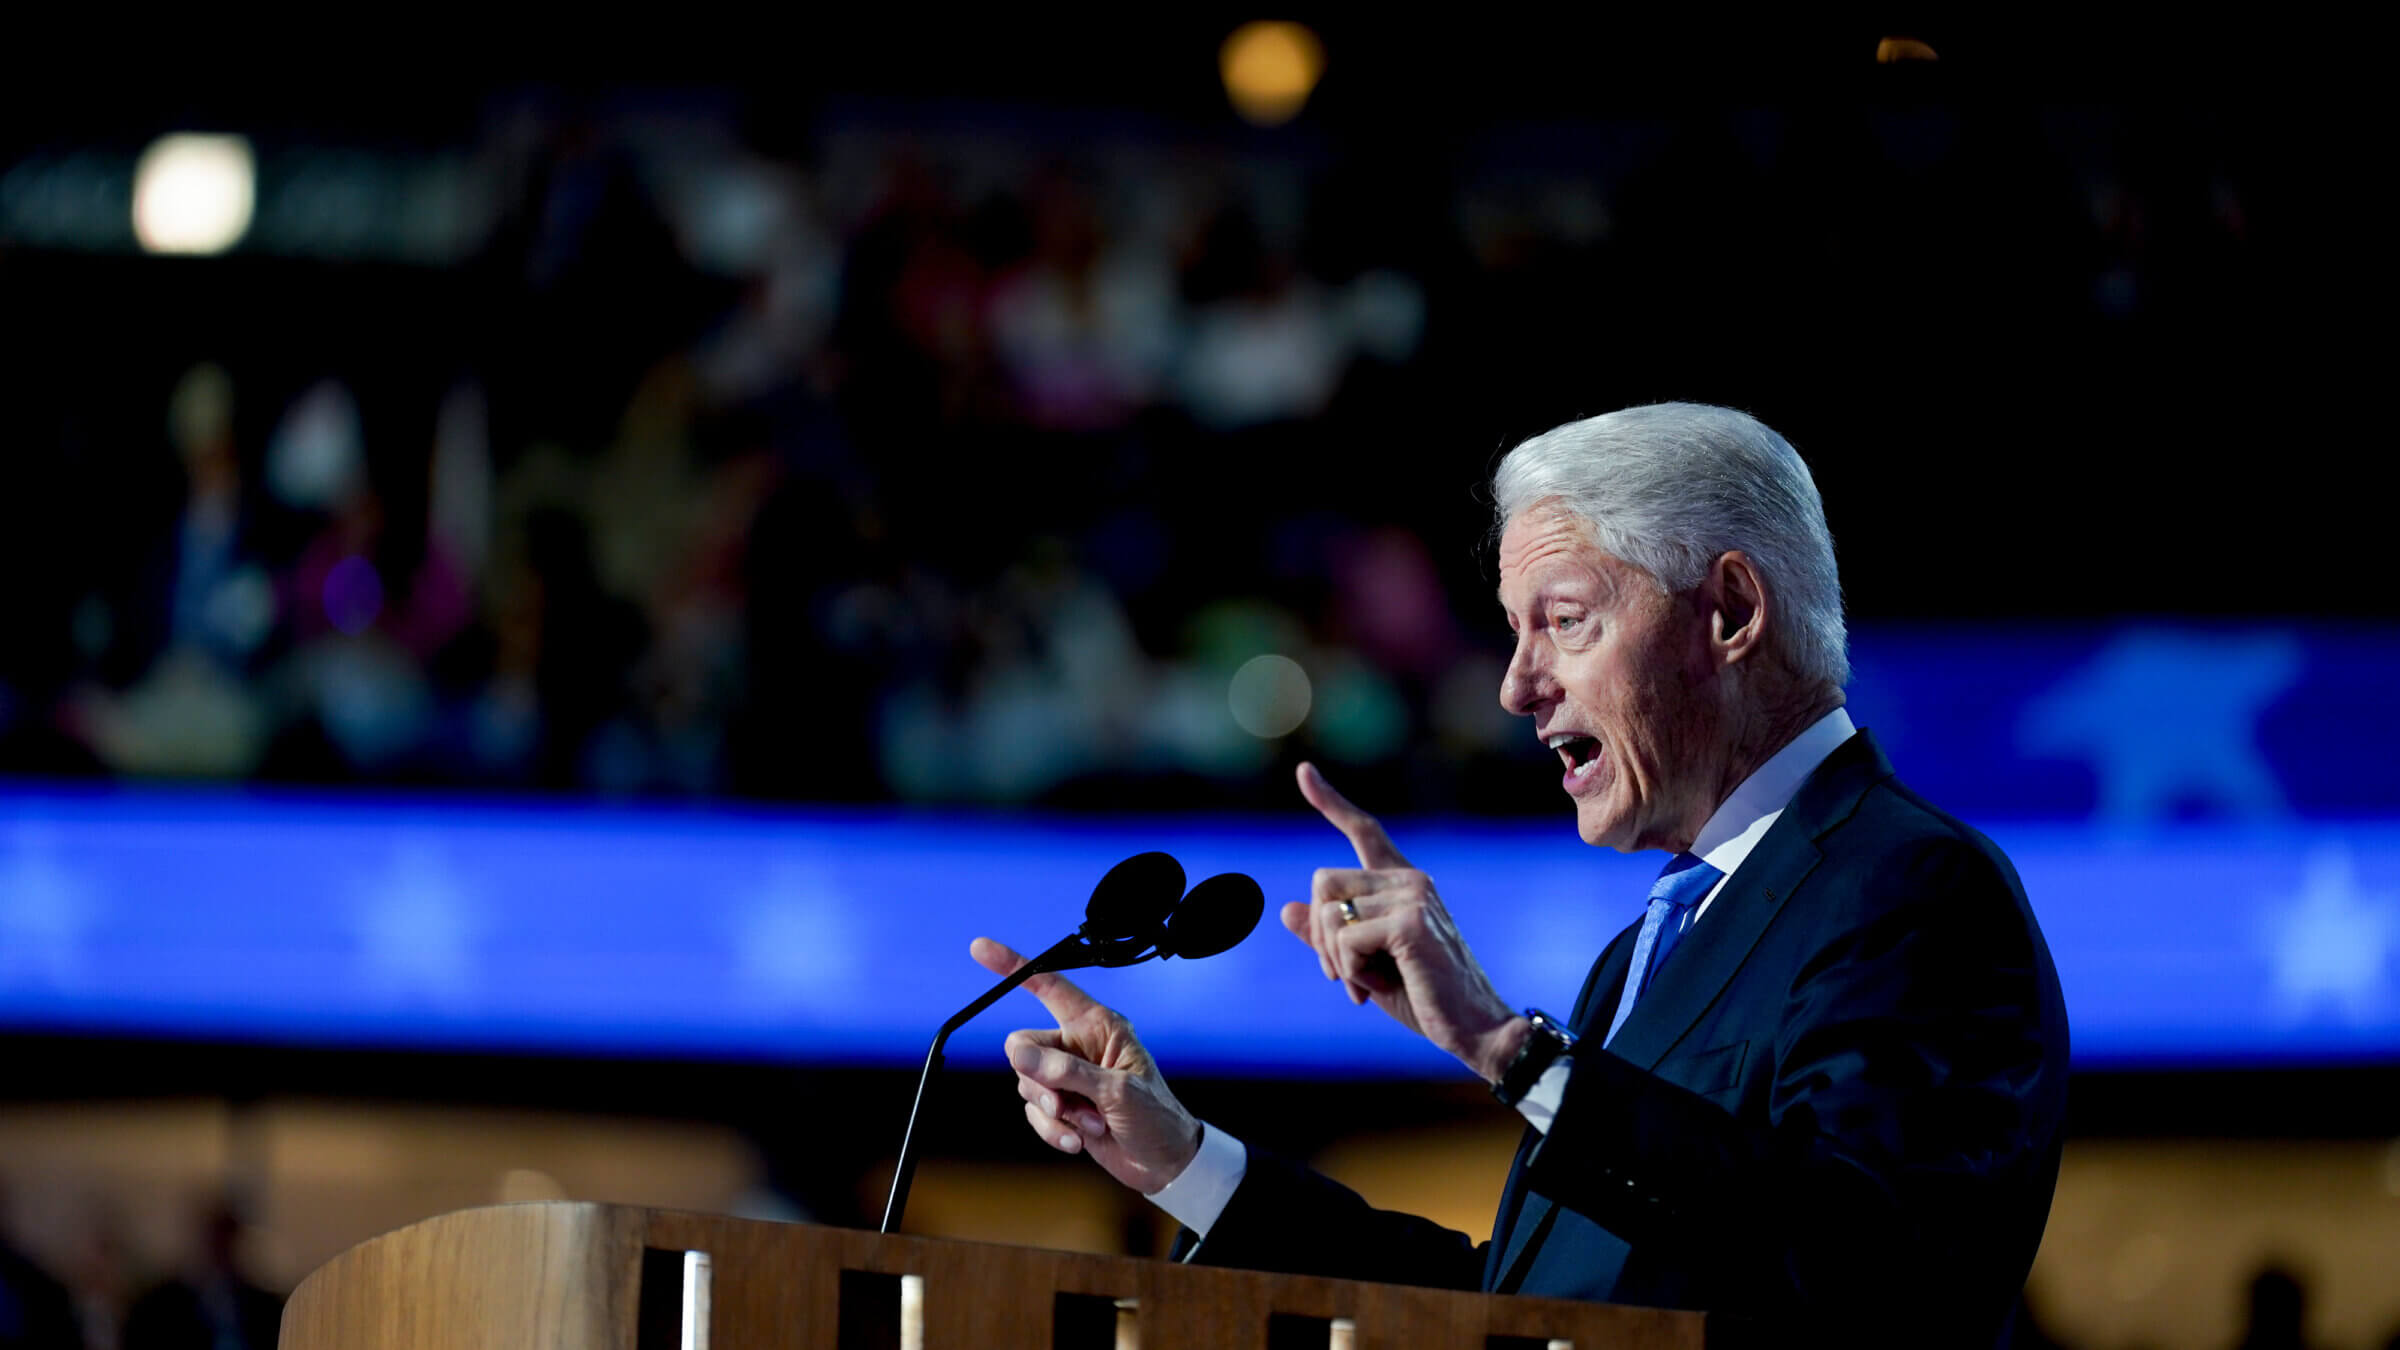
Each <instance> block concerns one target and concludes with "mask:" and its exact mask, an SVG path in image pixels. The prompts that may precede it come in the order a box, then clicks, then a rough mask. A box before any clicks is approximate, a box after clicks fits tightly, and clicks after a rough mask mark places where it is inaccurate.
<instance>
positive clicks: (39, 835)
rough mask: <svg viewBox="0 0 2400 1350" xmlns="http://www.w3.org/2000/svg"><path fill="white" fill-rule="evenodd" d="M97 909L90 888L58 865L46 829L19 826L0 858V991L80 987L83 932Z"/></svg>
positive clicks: (28, 823) (27, 823) (26, 824)
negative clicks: (30, 987) (20, 987)
mask: <svg viewBox="0 0 2400 1350" xmlns="http://www.w3.org/2000/svg"><path fill="white" fill-rule="evenodd" d="M97 910H98V904H97V901H96V900H95V899H94V896H93V887H92V886H91V885H90V883H89V882H88V881H87V880H86V879H85V878H83V877H80V876H77V875H76V874H75V873H74V872H73V871H71V870H69V869H68V868H67V867H66V866H65V865H63V864H61V863H60V862H59V861H58V858H57V849H56V847H55V846H54V845H53V843H52V841H51V838H50V831H49V829H48V828H46V827H44V826H42V825H40V824H38V823H36V822H33V821H19V822H18V823H17V824H16V826H15V828H13V829H12V830H10V831H9V839H8V845H7V851H6V852H4V853H0V989H4V988H7V987H9V986H11V985H20V984H21V985H46V986H48V987H50V988H52V989H59V990H67V989H73V988H75V987H76V986H77V985H79V984H80V983H82V976H83V935H84V930H85V929H86V928H88V927H90V925H91V923H92V920H93V919H94V918H95V917H96V913H97Z"/></svg>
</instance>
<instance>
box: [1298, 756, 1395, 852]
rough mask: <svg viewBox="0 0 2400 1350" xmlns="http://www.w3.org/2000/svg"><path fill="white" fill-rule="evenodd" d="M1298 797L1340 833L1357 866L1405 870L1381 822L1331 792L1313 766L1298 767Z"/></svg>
mask: <svg viewBox="0 0 2400 1350" xmlns="http://www.w3.org/2000/svg"><path fill="white" fill-rule="evenodd" d="M1299 776H1300V795H1301V796H1303V797H1306V798H1307V799H1308V804H1309V805H1310V806H1313V807H1315V808H1317V814H1319V815H1321V816H1323V817H1325V819H1326V822H1327V823H1329V824H1331V825H1332V826H1333V828H1335V829H1337V830H1340V831H1341V832H1342V837H1344V838H1346V839H1348V840H1349V841H1350V847H1351V848H1352V849H1353V850H1354V851H1356V852H1357V854H1358V863H1359V866H1361V867H1406V866H1408V859H1407V858H1406V857H1404V856H1402V854H1401V852H1400V850H1399V849H1397V848H1395V847H1393V845H1392V837H1391V836H1390V835H1388V834H1385V833H1384V832H1383V823H1382V822H1381V821H1378V820H1376V819H1375V817H1373V816H1370V815H1368V814H1367V813H1366V812H1364V811H1361V810H1359V809H1358V807H1356V806H1354V805H1352V804H1351V801H1350V799H1349V798H1348V797H1345V796H1343V795H1342V794H1341V793H1339V792H1336V791H1335V790H1334V787H1333V784H1331V783H1329V782H1327V781H1325V775H1324V774H1323V773H1321V772H1319V771H1318V769H1317V766H1316V765H1314V764H1308V763H1303V764H1302V765H1301V766H1300V774H1299Z"/></svg>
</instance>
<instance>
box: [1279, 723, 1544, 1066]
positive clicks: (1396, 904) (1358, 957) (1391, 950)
mask: <svg viewBox="0 0 2400 1350" xmlns="http://www.w3.org/2000/svg"><path fill="white" fill-rule="evenodd" d="M1300 795H1301V796H1303V797H1306V798H1307V799H1308V804H1309V805H1311V806H1313V807H1315V808H1317V811H1318V813H1319V814H1321V815H1323V816H1324V817H1325V819H1326V820H1327V821H1328V822H1329V823H1331V824H1332V826H1333V827H1334V828H1335V829H1337V830H1340V831H1341V832H1342V835H1343V837H1344V838H1346V839H1348V840H1349V841H1350V847H1351V849H1352V850H1353V851H1354V852H1356V853H1357V855H1358V866H1356V867H1320V868H1318V869H1317V872H1316V876H1315V877H1314V878H1313V879H1312V881H1311V882H1310V885H1309V900H1308V903H1306V904H1302V903H1300V902H1298V901H1294V902H1293V903H1291V904H1288V905H1285V906H1284V907H1283V926H1284V927H1286V928H1288V929H1290V930H1291V931H1292V934H1293V935H1294V936H1295V937H1298V938H1299V939H1300V940H1301V941H1302V942H1305V943H1307V944H1308V945H1309V946H1310V947H1311V948H1313V949H1314V950H1315V951H1316V954H1317V964H1318V967H1319V968H1320V969H1322V970H1323V971H1324V972H1325V978H1327V979H1329V980H1340V981H1341V982H1342V984H1343V986H1344V988H1345V989H1347V990H1348V992H1349V994H1350V1001H1351V1002H1352V1003H1360V1002H1365V1001H1368V1000H1372V1001H1373V1002H1374V1004H1375V1006H1376V1007H1378V1008H1381V1009H1383V1010H1384V1011H1385V1012H1386V1013H1389V1014H1390V1015H1391V1016H1392V1017H1393V1018H1394V1019H1395V1020H1396V1021H1398V1022H1399V1023H1400V1024H1401V1025H1402V1026H1405V1027H1407V1028H1408V1029H1409V1030H1411V1031H1414V1032H1416V1033H1418V1034H1419V1035H1422V1036H1423V1037H1425V1038H1426V1039H1427V1040H1430V1041H1432V1042H1433V1043H1434V1044H1435V1045H1438V1046H1440V1047H1442V1048H1443V1049H1444V1050H1447V1051H1449V1052H1450V1053H1451V1054H1453V1055H1456V1056H1458V1058H1459V1059H1460V1060H1461V1061H1462V1062H1463V1063H1465V1064H1466V1066H1467V1067H1468V1068H1470V1069H1473V1070H1474V1071H1475V1072H1477V1073H1478V1074H1481V1075H1482V1076H1483V1077H1484V1078H1486V1079H1489V1080H1493V1081H1497V1080H1498V1079H1499V1077H1500V1074H1501V1072H1502V1071H1503V1070H1504V1069H1505V1068H1506V1067H1507V1064H1508V1060H1509V1057H1510V1056H1511V1055H1513V1054H1514V1053H1515V1051H1516V1047H1517V1045H1518V1044H1519V1043H1520V1042H1521V1041H1522V1040H1523V1037H1524V1030H1525V1028H1524V1024H1523V1023H1522V1021H1521V1019H1519V1018H1518V1017H1517V1015H1516V1013H1515V1012H1514V1011H1513V1010H1511V1009H1510V1007H1509V1006H1508V1004H1506V1003H1504V1002H1502V1001H1501V998H1500V995H1499V993H1498V991H1496V990H1494V989H1493V988H1492V982H1491V979H1490V978H1489V977H1488V976H1486V975H1485V974H1484V973H1483V967H1482V966H1481V965H1479V964H1477V962H1476V960H1475V954H1474V953H1473V952H1470V951H1468V950H1467V941H1466V939H1465V938H1464V937H1462V936H1460V934H1459V931H1458V925H1457V924H1456V923H1455V922H1453V921H1452V920H1451V918H1450V911H1449V910H1448V909H1447V908H1446V907H1445V906H1444V905H1443V904H1442V897H1441V894H1440V893H1439V892H1438V891H1436V890H1435V889H1434V886H1433V878H1431V877H1429V876H1427V875H1425V874H1424V873H1423V872H1420V871H1418V870H1417V869H1416V868H1414V867H1411V866H1410V865H1409V862H1408V859H1407V858H1406V857H1404V856H1402V854H1401V852H1400V850H1399V849H1398V848H1396V847H1394V846H1393V844H1392V838H1391V836H1390V835H1388V834H1386V833H1384V829H1383V825H1382V823H1381V822H1379V821H1377V820H1376V819H1375V817H1373V816H1370V815H1368V814H1367V813H1366V812H1364V811H1361V810H1359V809H1358V808H1357V807H1356V806H1354V805H1352V804H1351V802H1350V799H1349V798H1347V797H1344V796H1343V795H1342V794H1341V793H1339V792H1336V791H1335V790H1334V787H1333V784H1331V783H1328V782H1326V781H1325V775H1323V774H1321V773H1319V772H1317V768H1316V766H1315V765H1313V764H1303V765H1301V766H1300ZM1345 900H1347V901H1349V902H1350V905H1351V907H1352V909H1353V910H1355V912H1356V913H1357V915H1358V918H1357V920H1356V921H1352V920H1351V919H1350V918H1349V917H1348V916H1347V915H1346V914H1344V913H1343V910H1342V902H1343V901H1345Z"/></svg>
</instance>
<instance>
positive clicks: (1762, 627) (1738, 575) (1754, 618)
mask: <svg viewBox="0 0 2400 1350" xmlns="http://www.w3.org/2000/svg"><path fill="white" fill-rule="evenodd" d="M1709 572H1710V575H1709V581H1710V587H1709V590H1710V597H1709V598H1710V600H1711V602H1712V610H1711V615H1710V617H1711V618H1713V619H1714V620H1715V623H1714V624H1713V625H1712V626H1713V628H1714V629H1715V632H1714V634H1713V635H1712V637H1711V642H1712V644H1713V645H1714V646H1715V647H1716V648H1717V649H1718V651H1719V652H1720V653H1722V654H1723V656H1724V659H1725V660H1727V661H1728V662H1731V661H1739V660H1741V659H1742V658H1743V657H1745V656H1748V655H1749V654H1750V653H1751V651H1752V650H1754V649H1755V648H1756V647H1757V646H1758V644H1759V642H1760V640H1761V639H1762V638H1763V637H1764V636H1765V634H1766V628H1767V613H1768V610H1769V608H1770V601H1769V598H1768V595H1767V587H1766V582H1765V580H1764V579H1763V578H1762V577H1760V576H1759V574H1758V567H1757V565H1756V564H1754V563H1752V562H1751V561H1750V555H1748V554H1746V553H1743V552H1741V551H1740V550H1738V549H1736V550H1735V551H1733V552H1731V553H1727V554H1724V555H1723V556H1721V557H1719V558H1718V559H1717V561H1716V565H1715V566H1714V567H1712V568H1710V569H1709Z"/></svg>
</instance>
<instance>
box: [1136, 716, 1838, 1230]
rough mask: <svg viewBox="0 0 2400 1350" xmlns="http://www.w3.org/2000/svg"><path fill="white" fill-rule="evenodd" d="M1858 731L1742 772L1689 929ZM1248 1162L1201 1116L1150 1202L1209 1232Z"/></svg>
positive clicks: (1543, 1114) (1558, 1066)
mask: <svg viewBox="0 0 2400 1350" xmlns="http://www.w3.org/2000/svg"><path fill="white" fill-rule="evenodd" d="M1857 732H1858V728H1857V727H1855V726H1853V725H1852V724H1851V722H1850V714H1849V712H1848V711H1846V710H1844V709H1841V708H1836V709H1834V710H1833V711H1832V712H1829V713H1827V714H1825V715H1824V716H1823V717H1820V718H1818V719H1817V720H1816V721H1815V722H1813V723H1811V724H1809V727H1808V729H1807V730H1806V731H1803V732H1801V733H1800V734H1799V735H1797V736H1795V737H1793V738H1792V739H1791V741H1790V742H1789V743H1787V744H1786V745H1785V746H1784V747H1783V748H1782V749H1781V750H1778V751H1776V752H1775V753H1774V754H1773V755H1772V756H1770V757H1769V758H1768V760H1767V762H1766V763H1764V764H1761V765H1759V766H1758V771H1757V772H1756V773H1753V774H1751V775H1750V776H1749V777H1748V778H1745V779H1743V780H1742V785H1741V786H1740V787H1737V788H1735V789H1734V790H1733V795H1732V796H1730V797H1727V798H1726V799H1725V800H1724V802H1723V803H1722V804H1720V805H1719V806H1718V807H1717V809H1716V813H1715V814H1713V815H1711V816H1710V817H1709V818H1708V823H1707V824H1705V825H1703V826H1701V827H1700V835H1699V837H1698V838H1696V839H1694V840H1693V841H1692V852H1694V853H1696V854H1698V855H1699V856H1700V860H1701V861H1702V862H1705V863H1707V864H1708V865H1709V866H1711V867H1713V868H1715V869H1717V870H1718V871H1719V872H1721V873H1723V874H1724V875H1723V876H1721V877H1719V878H1718V879H1717V884H1716V885H1714V886H1711V887H1709V889H1708V894H1707V895H1704V896H1702V897H1700V904H1699V905H1698V907H1696V908H1695V909H1693V911H1692V915H1691V917H1690V918H1689V919H1687V920H1685V921H1684V928H1685V930H1686V931H1689V930H1690V928H1691V926H1692V925H1693V924H1696V923H1698V922H1700V920H1701V919H1703V918H1705V917H1707V915H1708V907H1709V906H1710V905H1712V904H1714V903H1715V902H1716V899H1717V892H1719V891H1721V890H1724V889H1725V883H1726V882H1727V881H1729V880H1731V879H1732V877H1733V873H1734V870H1735V869H1736V868H1739V867H1740V866H1741V865H1742V861H1743V860H1744V859H1745V858H1748V857H1749V856H1750V850H1752V849H1754V848H1756V847H1758V841H1759V840H1761V839H1764V838H1766V836H1767V831H1768V830H1770V829H1773V828H1774V826H1775V822H1776V821H1777V820H1779V819H1781V818H1782V816H1783V810H1784V808H1785V807H1787V806H1789V805H1791V803H1792V798H1794V797H1796V796H1798V795H1799V794H1800V785H1801V784H1803V783H1805V782H1807V781H1808V776H1809V775H1810V774H1812V773H1815V772H1816V771H1817V766H1818V765H1820V764H1823V763H1824V762H1825V761H1826V759H1827V758H1828V757H1830V756H1831V755H1832V754H1833V752H1834V751H1836V750H1838V749H1840V748H1841V746H1842V743H1843V742H1844V741H1847V740H1849V739H1850V738H1851V737H1852V736H1854V735H1856V734H1857ZM1573 1068H1574V1059H1573V1057H1572V1056H1561V1057H1560V1058H1559V1060H1558V1061H1557V1062H1556V1063H1554V1064H1552V1065H1551V1066H1550V1067H1549V1068H1548V1069H1547V1070H1545V1071H1544V1072H1543V1074H1542V1076H1541V1078H1540V1079H1539V1080H1538V1081H1536V1082H1535V1083H1534V1085H1533V1087H1532V1088H1531V1089H1529V1090H1528V1091H1527V1092H1526V1093H1525V1095H1524V1097H1523V1098H1521V1099H1520V1100H1519V1101H1518V1102H1517V1111H1518V1112H1519V1113H1520V1114H1522V1115H1523V1116H1524V1117H1525V1119H1526V1120H1527V1121H1528V1122H1529V1123H1530V1124H1532V1126H1533V1128H1535V1129H1537V1130H1541V1131H1543V1132H1545V1133H1547V1132H1548V1131H1549V1129H1550V1122H1551V1121H1552V1120H1553V1119H1555V1118H1556V1117H1557V1115H1558V1104H1559V1102H1560V1101H1562V1100H1564V1099H1565V1097H1566V1095H1567V1075H1568V1074H1569V1073H1570V1072H1572V1070H1573ZM1249 1166H1250V1155H1249V1153H1248V1152H1247V1151H1246V1150H1244V1149H1243V1147H1242V1141H1241V1140H1239V1139H1236V1138H1234V1137H1233V1136H1232V1135H1230V1134H1227V1133H1225V1132H1224V1131H1223V1130H1220V1129H1218V1128H1217V1127H1216V1126H1214V1125H1210V1124H1207V1123H1205V1122H1203V1123H1202V1125H1201V1127H1200V1151H1199V1152H1198V1153H1197V1154H1194V1155H1193V1157H1192V1161H1191V1163H1190V1165H1188V1166H1186V1167H1185V1168H1184V1169H1183V1171H1182V1172H1181V1173H1180V1174H1178V1175H1177V1176H1176V1178H1175V1179H1174V1180H1173V1181H1170V1182H1168V1183H1167V1184H1166V1185H1164V1186H1162V1187H1160V1188H1159V1189H1158V1191H1157V1193H1156V1194H1154V1195H1152V1196H1151V1197H1150V1200H1151V1203H1153V1204H1155V1205H1157V1206H1158V1207H1159V1208H1160V1209H1163V1210H1165V1211H1166V1212H1167V1214H1168V1215H1169V1217H1171V1218H1173V1219H1174V1220H1175V1221H1176V1222H1178V1223H1180V1224H1182V1225H1183V1226H1184V1227H1186V1228H1189V1229H1191V1230H1192V1231H1193V1232H1195V1233H1198V1234H1200V1235H1201V1236H1203V1237H1206V1236H1207V1234H1208V1230H1209V1228H1210V1227H1211V1226H1213V1225H1214V1224H1215V1223H1216V1221H1217V1216H1219V1215H1221V1214H1223V1213H1224V1212H1225V1206H1226V1204H1227V1203H1228V1202H1229V1201H1231V1200H1232V1199H1233V1191H1234V1188H1235V1187H1237V1186H1239V1185H1241V1184H1242V1177H1243V1175H1244V1174H1245V1173H1247V1172H1248V1170H1249Z"/></svg>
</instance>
